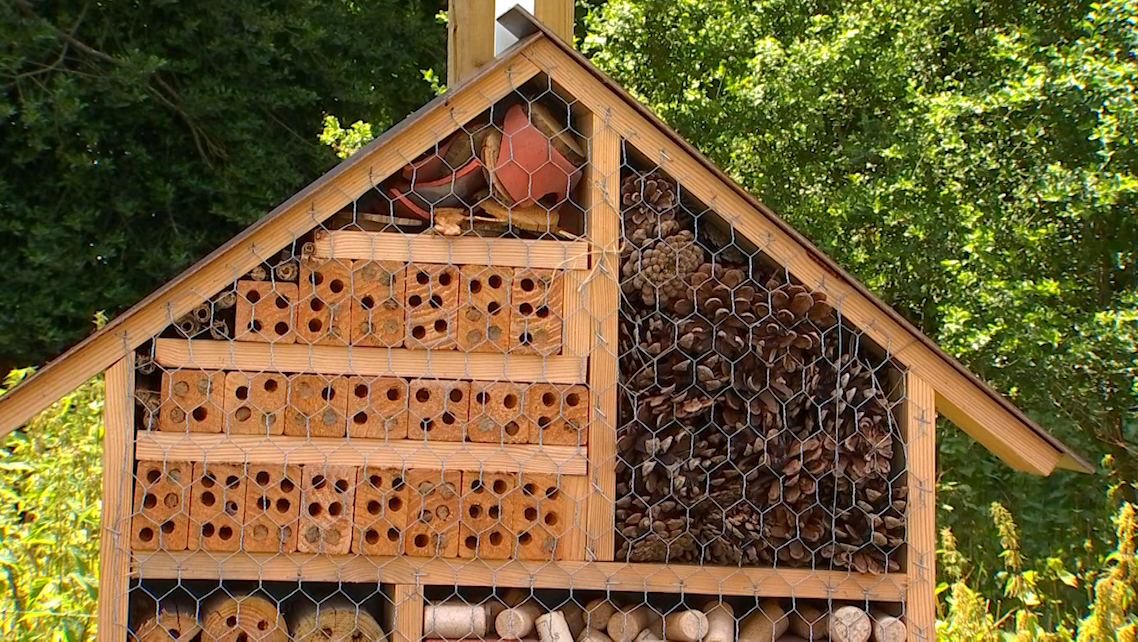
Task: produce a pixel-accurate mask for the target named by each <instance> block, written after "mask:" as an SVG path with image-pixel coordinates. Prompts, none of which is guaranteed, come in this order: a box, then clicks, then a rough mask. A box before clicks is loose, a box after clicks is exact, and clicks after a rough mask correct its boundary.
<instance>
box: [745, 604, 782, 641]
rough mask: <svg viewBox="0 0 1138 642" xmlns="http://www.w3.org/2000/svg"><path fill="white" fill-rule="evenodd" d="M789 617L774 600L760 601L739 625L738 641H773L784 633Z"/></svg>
mask: <svg viewBox="0 0 1138 642" xmlns="http://www.w3.org/2000/svg"><path fill="white" fill-rule="evenodd" d="M789 626H790V619H789V618H787V617H786V611H783V610H782V607H781V606H779V603H778V602H776V601H775V600H765V601H763V602H760V603H759V605H758V607H756V608H755V610H754V611H753V612H751V614H750V615H748V616H747V617H745V618H743V622H742V624H740V625H739V642H775V640H777V639H779V638H780V637H782V635H783V634H784V633H786V629H787V628H788V627H789Z"/></svg>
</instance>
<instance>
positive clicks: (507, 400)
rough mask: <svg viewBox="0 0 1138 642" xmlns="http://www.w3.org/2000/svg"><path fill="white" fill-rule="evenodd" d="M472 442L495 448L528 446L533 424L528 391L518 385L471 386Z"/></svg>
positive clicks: (469, 429) (468, 426) (476, 383)
mask: <svg viewBox="0 0 1138 642" xmlns="http://www.w3.org/2000/svg"><path fill="white" fill-rule="evenodd" d="M470 392H471V398H470V420H469V421H468V422H467V424H466V438H467V440H468V441H473V442H480V443H491V444H498V443H504V444H524V443H528V442H529V439H530V432H531V430H532V428H531V426H532V424H533V421H532V420H531V419H530V417H529V416H527V415H526V413H525V408H524V401H525V389H524V388H522V386H520V385H518V384H516V383H506V382H499V383H485V382H481V381H474V382H471V384H470Z"/></svg>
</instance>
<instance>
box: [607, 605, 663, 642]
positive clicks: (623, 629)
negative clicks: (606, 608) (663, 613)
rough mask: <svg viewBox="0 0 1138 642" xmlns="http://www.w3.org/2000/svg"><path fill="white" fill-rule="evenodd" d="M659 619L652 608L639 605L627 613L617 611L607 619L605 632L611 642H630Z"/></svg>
mask: <svg viewBox="0 0 1138 642" xmlns="http://www.w3.org/2000/svg"><path fill="white" fill-rule="evenodd" d="M659 619H660V616H659V615H658V614H657V613H656V612H655V611H653V610H652V607H650V606H648V605H646V604H641V605H640V606H638V607H636V608H634V609H632V610H629V611H617V612H616V613H613V614H612V617H610V618H609V623H608V627H607V631H608V634H609V637H610V638H612V641H613V642H632V641H633V640H635V639H636V636H637V635H639V634H640V632H641V631H643V630H644V629H646V628H648V627H649V626H650V625H651V624H653V623H654V622H656V621H657V620H659Z"/></svg>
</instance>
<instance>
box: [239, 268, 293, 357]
mask: <svg viewBox="0 0 1138 642" xmlns="http://www.w3.org/2000/svg"><path fill="white" fill-rule="evenodd" d="M297 300H298V290H297V287H296V284H295V283H284V282H281V281H277V282H273V281H238V282H237V311H236V313H235V314H236V323H235V324H234V329H233V334H234V338H236V339H237V340H238V341H258V342H261V343H294V342H296V331H295V330H296V328H295V326H296V313H295V308H294V306H295V305H296V302H297Z"/></svg>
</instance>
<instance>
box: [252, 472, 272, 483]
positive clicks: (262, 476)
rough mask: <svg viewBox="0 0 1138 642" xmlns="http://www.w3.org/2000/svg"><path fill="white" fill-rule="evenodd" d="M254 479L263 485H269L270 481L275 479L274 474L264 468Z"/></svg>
mask: <svg viewBox="0 0 1138 642" xmlns="http://www.w3.org/2000/svg"><path fill="white" fill-rule="evenodd" d="M254 479H256V480H257V483H258V484H260V485H261V486H268V485H269V482H271V481H272V480H273V479H272V476H271V475H269V473H268V472H267V471H264V470H262V471H260V472H259V473H257V476H256V477H255V478H254Z"/></svg>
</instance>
